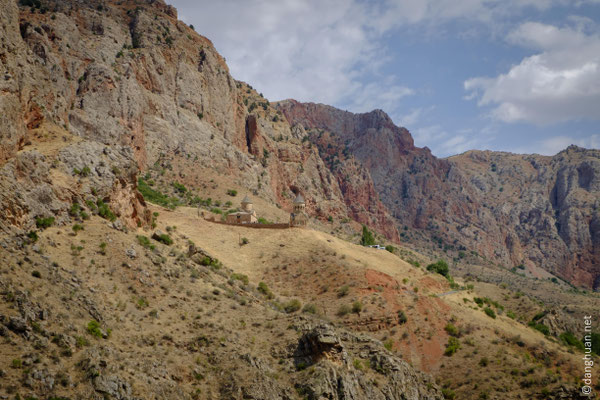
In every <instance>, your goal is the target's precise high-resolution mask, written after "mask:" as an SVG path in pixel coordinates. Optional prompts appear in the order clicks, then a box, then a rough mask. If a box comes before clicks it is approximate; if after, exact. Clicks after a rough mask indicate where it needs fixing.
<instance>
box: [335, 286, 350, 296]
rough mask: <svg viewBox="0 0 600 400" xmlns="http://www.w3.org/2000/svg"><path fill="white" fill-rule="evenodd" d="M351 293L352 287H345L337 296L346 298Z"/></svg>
mask: <svg viewBox="0 0 600 400" xmlns="http://www.w3.org/2000/svg"><path fill="white" fill-rule="evenodd" d="M349 291H350V286H348V285H344V286H342V287H340V288H339V289H338V292H337V296H338V297H344V296H346V295H347V294H348V292H349Z"/></svg>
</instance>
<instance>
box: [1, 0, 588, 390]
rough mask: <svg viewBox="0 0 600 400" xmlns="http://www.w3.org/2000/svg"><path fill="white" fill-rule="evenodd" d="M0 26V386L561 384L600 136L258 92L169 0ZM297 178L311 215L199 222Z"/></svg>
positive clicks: (280, 198)
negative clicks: (459, 131) (418, 128)
mask: <svg viewBox="0 0 600 400" xmlns="http://www.w3.org/2000/svg"><path fill="white" fill-rule="evenodd" d="M0 18H1V19H0V22H1V23H0V61H1V63H0V260H2V265H1V266H0V336H1V338H0V378H1V379H0V398H7V399H9V398H10V399H12V398H15V399H19V398H24V399H30V400H31V399H53V400H59V399H63V400H64V399H122V400H133V399H152V398H154V399H172V398H182V399H310V400H313V399H315V400H316V399H354V400H363V399H382V400H383V399H415V400H416V399H442V398H446V399H454V398H466V399H471V398H472V399H482V398H489V399H508V398H515V399H517V398H522V399H524V398H527V399H531V398H543V399H548V398H577V397H576V396H578V387H577V386H578V384H577V383H576V382H578V379H579V378H580V374H579V372H580V371H579V366H580V364H578V362H579V360H580V357H581V348H580V347H578V346H579V344H580V342H579V338H578V337H577V336H574V337H575V340H571V339H572V337H571V336H569V335H574V334H576V333H578V332H579V331H580V328H581V326H580V325H581V317H582V315H585V314H586V312H588V310H595V309H598V307H599V304H598V301H599V300H598V297H597V296H596V295H595V294H590V293H587V292H584V291H580V290H578V289H575V288H574V287H572V286H571V285H570V284H569V283H567V282H563V281H558V280H556V279H554V281H553V280H551V279H552V278H553V277H554V275H556V276H558V277H561V278H563V279H565V280H567V281H569V282H571V283H573V284H577V285H581V286H583V287H586V288H592V287H597V286H598V275H599V274H598V265H599V264H598V261H600V260H598V258H597V256H598V253H597V252H596V247H597V243H598V240H599V239H598V235H599V229H600V228H599V226H600V225H599V222H598V205H599V201H598V200H599V199H598V193H599V190H598V189H599V185H600V183H599V182H598V179H599V178H598V174H597V173H596V171H597V169H598V155H599V154H598V151H595V150H585V149H579V148H576V147H570V148H569V149H567V150H565V151H563V152H561V153H559V154H558V155H557V156H555V157H541V156H525V155H513V154H504V153H493V152H478V151H474V152H468V153H465V154H463V155H460V156H456V157H451V158H449V159H444V160H442V159H438V158H436V157H434V156H433V155H432V154H431V152H430V151H429V150H428V149H427V148H424V149H420V148H417V147H415V146H414V143H413V140H412V137H411V135H410V133H409V132H408V131H407V130H406V129H404V128H399V127H397V126H395V125H394V124H393V122H392V121H391V119H390V118H389V117H388V116H387V115H386V114H385V113H383V112H382V111H373V112H371V113H367V114H351V113H348V112H344V111H340V110H337V109H335V108H333V107H329V106H323V105H316V104H301V103H297V102H295V101H292V100H290V101H284V102H278V103H273V104H272V103H270V102H269V101H268V100H267V99H266V98H264V97H263V96H262V94H261V93H260V92H259V91H257V90H255V89H254V88H252V87H251V86H250V85H248V84H247V83H244V82H240V81H236V80H235V79H234V78H233V77H232V76H231V75H230V74H229V71H228V68H227V65H226V63H225V60H224V58H223V57H221V56H220V55H219V54H218V53H217V51H216V50H215V49H214V47H213V45H212V43H211V42H210V41H209V40H208V39H207V38H204V37H202V36H201V35H199V34H198V33H196V32H195V31H194V29H192V28H191V27H189V26H187V25H186V24H184V23H183V22H181V21H179V20H178V19H177V11H176V10H175V9H174V8H173V7H171V6H169V5H167V4H166V3H164V2H163V1H162V0H143V1H142V0H123V1H117V0H111V1H104V0H95V1H85V2H83V1H80V0H67V1H58V0H19V1H18V2H17V1H15V0H0ZM298 193H301V194H303V196H304V197H305V198H306V200H307V212H308V214H309V215H310V217H311V220H310V223H309V228H308V229H300V230H298V229H293V230H283V231H278V230H269V229H249V228H238V227H231V226H226V225H219V224H214V223H211V222H208V221H206V220H204V218H202V215H203V214H204V215H206V214H210V215H213V216H216V217H219V215H220V216H221V217H223V215H225V214H227V213H229V212H233V211H235V210H236V209H237V207H238V206H239V205H238V203H239V201H240V200H239V199H240V198H241V197H242V196H243V195H245V194H249V195H251V196H252V197H253V199H254V200H255V207H256V209H257V210H258V212H259V217H261V218H262V221H261V223H264V224H268V223H269V222H285V221H287V220H288V218H289V211H290V210H291V202H292V200H293V199H294V197H295V195H296V194H298ZM362 225H364V226H365V229H366V227H368V228H370V229H371V230H372V231H373V234H374V236H375V238H376V240H377V242H379V243H380V244H393V246H391V247H388V251H381V250H376V249H367V248H365V247H362V246H359V245H357V243H358V242H359V240H360V235H361V230H362V229H363V226H362ZM242 236H243V237H242ZM439 257H443V258H445V259H448V260H449V261H450V264H451V265H450V267H451V273H452V274H453V275H457V276H460V277H462V279H459V278H457V280H456V281H455V280H454V279H453V278H452V276H449V275H447V276H446V275H443V274H442V275H441V274H436V273H435V271H429V270H427V269H426V268H424V267H425V266H426V265H427V264H429V263H433V262H435V261H436V260H437V259H438V258H439ZM511 269H512V272H511V271H510V270H511ZM595 324H597V321H595ZM565 335H567V336H565ZM457 372H459V374H457ZM457 375H460V378H457ZM596 376H597V375H596Z"/></svg>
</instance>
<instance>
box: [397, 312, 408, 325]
mask: <svg viewBox="0 0 600 400" xmlns="http://www.w3.org/2000/svg"><path fill="white" fill-rule="evenodd" d="M406 321H408V318H407V317H406V314H405V313H404V311H402V310H400V311H398V324H399V325H402V324H405V323H406Z"/></svg>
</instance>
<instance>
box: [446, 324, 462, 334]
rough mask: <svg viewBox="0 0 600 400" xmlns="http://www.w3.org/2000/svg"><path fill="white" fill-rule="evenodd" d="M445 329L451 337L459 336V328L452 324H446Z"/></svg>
mask: <svg viewBox="0 0 600 400" xmlns="http://www.w3.org/2000/svg"><path fill="white" fill-rule="evenodd" d="M444 329H445V330H446V332H448V335H450V336H454V337H458V336H459V330H458V328H457V327H456V326H454V325H453V324H451V323H450V322H448V324H446V327H445V328H444Z"/></svg>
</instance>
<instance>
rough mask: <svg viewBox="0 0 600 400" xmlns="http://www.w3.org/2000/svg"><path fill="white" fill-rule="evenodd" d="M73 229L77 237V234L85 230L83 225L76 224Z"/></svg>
mask: <svg viewBox="0 0 600 400" xmlns="http://www.w3.org/2000/svg"><path fill="white" fill-rule="evenodd" d="M72 229H73V232H74V233H75V234H76V235H77V233H78V232H79V231H82V230H83V225H80V224H75V225H73V228H72Z"/></svg>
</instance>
